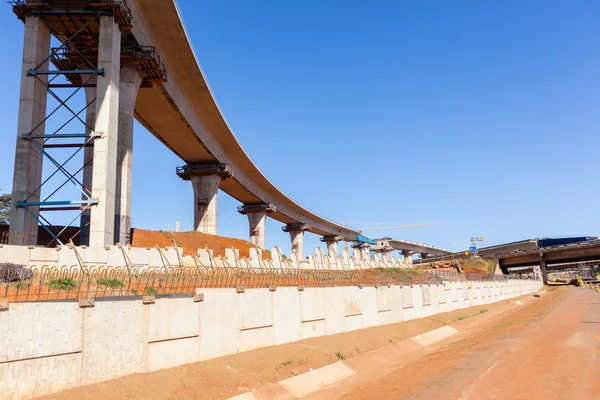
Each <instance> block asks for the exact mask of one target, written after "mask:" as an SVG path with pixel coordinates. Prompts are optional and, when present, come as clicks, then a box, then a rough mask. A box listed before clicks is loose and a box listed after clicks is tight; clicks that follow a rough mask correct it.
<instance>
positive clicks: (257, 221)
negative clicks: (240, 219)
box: [238, 203, 277, 249]
mask: <svg viewBox="0 0 600 400" xmlns="http://www.w3.org/2000/svg"><path fill="white" fill-rule="evenodd" d="M275 211H277V209H276V208H275V206H274V205H272V204H264V203H260V204H244V205H243V206H240V207H238V212H239V213H240V214H243V215H246V216H248V223H249V225H250V242H251V243H252V244H253V245H255V246H257V247H260V248H261V249H265V248H266V243H265V242H266V237H265V226H266V224H267V214H270V213H273V212H275Z"/></svg>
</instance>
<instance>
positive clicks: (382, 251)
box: [371, 243, 394, 261]
mask: <svg viewBox="0 0 600 400" xmlns="http://www.w3.org/2000/svg"><path fill="white" fill-rule="evenodd" d="M371 251H373V252H374V253H375V258H377V259H379V260H380V261H389V260H390V258H391V256H392V251H394V247H392V246H390V245H389V244H387V243H383V244H378V245H376V246H373V247H371Z"/></svg>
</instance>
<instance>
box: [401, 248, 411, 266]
mask: <svg viewBox="0 0 600 400" xmlns="http://www.w3.org/2000/svg"><path fill="white" fill-rule="evenodd" d="M412 255H413V252H412V251H410V250H402V256H403V257H404V262H405V263H406V264H408V265H412V261H413V259H412Z"/></svg>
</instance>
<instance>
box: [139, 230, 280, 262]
mask: <svg viewBox="0 0 600 400" xmlns="http://www.w3.org/2000/svg"><path fill="white" fill-rule="evenodd" d="M173 240H175V243H177V246H179V247H183V253H184V254H197V253H198V249H204V248H209V249H211V250H213V251H214V255H215V256H224V255H225V249H228V248H235V249H239V250H240V257H250V248H252V247H254V245H253V244H252V243H250V242H248V241H246V240H241V239H234V238H228V237H224V236H216V235H209V234H207V233H201V232H193V231H192V232H162V231H149V230H146V229H139V228H134V229H132V230H131V245H132V246H133V247H154V246H155V245H158V246H159V247H167V246H173ZM262 256H263V259H270V258H271V252H269V251H266V250H263V252H262Z"/></svg>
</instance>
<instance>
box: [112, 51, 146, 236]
mask: <svg viewBox="0 0 600 400" xmlns="http://www.w3.org/2000/svg"><path fill="white" fill-rule="evenodd" d="M141 83H142V77H141V76H140V73H139V72H138V68H137V65H136V64H134V63H127V64H125V65H123V66H122V67H121V74H120V77H119V139H118V144H117V184H116V192H115V242H120V243H121V244H124V245H127V244H129V241H130V239H131V237H130V236H131V165H132V156H133V119H134V116H133V111H134V108H135V99H136V98H137V94H138V90H139V89H140V85H141Z"/></svg>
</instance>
